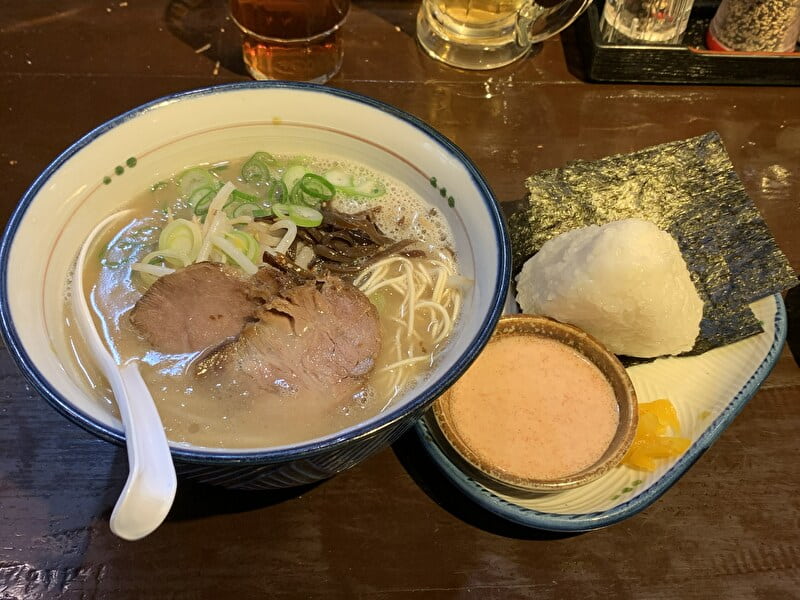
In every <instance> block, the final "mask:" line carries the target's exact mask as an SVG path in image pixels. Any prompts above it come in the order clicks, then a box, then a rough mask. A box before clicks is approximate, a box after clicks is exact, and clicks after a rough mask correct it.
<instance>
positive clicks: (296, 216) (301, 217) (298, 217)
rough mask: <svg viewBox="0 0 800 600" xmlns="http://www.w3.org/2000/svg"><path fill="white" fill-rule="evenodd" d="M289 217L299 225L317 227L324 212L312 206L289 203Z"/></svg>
mask: <svg viewBox="0 0 800 600" xmlns="http://www.w3.org/2000/svg"><path fill="white" fill-rule="evenodd" d="M289 218H290V219H291V220H292V221H293V222H294V224H295V225H297V226H298V227H317V226H318V225H320V224H321V223H322V213H321V212H319V211H318V210H316V209H314V208H311V207H310V206H300V205H297V204H291V205H289Z"/></svg>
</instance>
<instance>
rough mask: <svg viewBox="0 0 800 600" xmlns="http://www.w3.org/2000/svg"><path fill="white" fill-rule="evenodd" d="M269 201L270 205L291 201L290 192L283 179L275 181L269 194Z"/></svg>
mask: <svg viewBox="0 0 800 600" xmlns="http://www.w3.org/2000/svg"><path fill="white" fill-rule="evenodd" d="M267 200H268V201H269V203H270V204H276V203H285V202H288V201H289V190H288V189H287V188H286V184H285V183H283V180H282V179H273V180H272V182H271V183H270V186H269V191H268V192H267Z"/></svg>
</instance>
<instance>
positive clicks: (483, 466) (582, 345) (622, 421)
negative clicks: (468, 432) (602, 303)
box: [426, 314, 638, 496]
mask: <svg viewBox="0 0 800 600" xmlns="http://www.w3.org/2000/svg"><path fill="white" fill-rule="evenodd" d="M506 336H518V337H523V338H530V339H531V340H532V341H535V340H536V339H540V338H545V339H550V340H555V341H557V342H559V343H561V344H564V345H565V346H568V347H570V348H572V349H573V350H575V351H577V352H578V353H579V354H580V355H582V356H583V357H585V358H586V359H587V360H589V361H590V362H591V363H592V364H593V365H594V366H596V367H597V368H598V369H599V370H600V372H601V373H602V374H603V376H604V377H605V378H606V380H607V381H608V382H609V383H610V384H611V388H612V390H613V392H614V397H615V398H616V401H617V405H618V409H619V422H618V425H617V429H616V433H615V434H614V437H613V438H612V440H611V443H610V444H609V446H608V448H607V449H606V451H605V452H604V453H603V455H602V456H601V457H600V458H599V459H598V460H597V461H596V462H595V463H594V464H592V465H590V466H589V467H587V468H585V469H582V470H580V471H577V472H575V473H571V474H569V475H566V476H563V477H559V478H557V479H531V478H526V477H520V476H516V475H514V474H510V473H508V472H507V471H506V470H503V469H500V468H498V466H497V465H496V464H494V463H493V462H492V460H491V457H488V456H487V455H486V453H485V452H484V453H482V455H481V456H479V455H478V454H477V453H476V452H475V451H474V450H473V449H472V448H470V446H469V445H468V444H467V443H466V442H465V441H464V438H463V437H462V435H460V433H459V431H458V427H457V425H456V423H455V420H454V419H453V413H452V407H453V404H452V403H453V399H454V396H453V394H452V388H451V390H448V392H447V393H445V394H444V395H443V396H442V397H441V398H439V399H438V400H437V401H436V402H435V403H434V405H433V409H432V410H431V411H429V412H428V414H427V416H426V420H427V423H428V425H429V429H430V430H431V432H432V434H433V436H434V437H435V438H436V440H437V443H438V444H439V446H440V447H441V448H442V450H443V451H444V452H445V453H446V454H447V455H448V456H449V457H450V459H451V460H452V461H453V462H454V463H455V464H457V465H458V466H459V468H461V469H462V470H463V471H464V472H466V473H467V474H468V475H470V476H471V477H472V478H474V479H475V480H477V481H479V482H480V483H482V484H483V485H486V486H487V487H490V488H493V489H496V490H498V491H501V492H507V493H511V494H514V495H517V496H519V495H533V494H540V493H548V492H557V491H562V490H567V489H571V488H575V487H578V486H581V485H584V484H586V483H589V482H590V481H594V480H595V479H597V478H599V477H600V476H602V475H603V474H604V473H607V472H608V471H609V470H611V469H613V468H614V467H616V466H617V465H618V464H619V463H620V462H621V461H622V458H623V457H624V456H625V453H626V452H627V451H628V449H629V448H630V445H631V443H632V442H633V438H634V436H635V435H636V427H637V424H638V412H637V401H636V392H635V391H634V389H633V384H632V383H631V380H630V378H629V377H628V373H627V371H626V370H625V367H623V366H622V364H621V363H620V361H619V360H618V359H617V357H616V356H615V355H614V354H612V353H611V352H610V351H609V350H607V349H606V348H605V347H604V346H603V345H602V344H601V343H600V342H598V341H597V340H596V339H595V338H593V337H592V336H590V335H589V334H588V333H586V332H585V331H582V330H581V329H578V328H577V327H573V326H572V325H567V324H565V323H561V322H559V321H555V320H553V319H549V318H547V317H541V316H536V315H526V314H520V315H504V316H503V317H502V318H501V319H500V321H499V322H498V325H497V328H496V329H495V332H494V334H493V336H492V341H495V340H497V339H499V338H502V337H506ZM492 341H490V343H489V346H488V348H491V343H492ZM521 368H523V367H521ZM486 410H487V411H491V410H496V407H495V406H494V405H489V404H487V406H486Z"/></svg>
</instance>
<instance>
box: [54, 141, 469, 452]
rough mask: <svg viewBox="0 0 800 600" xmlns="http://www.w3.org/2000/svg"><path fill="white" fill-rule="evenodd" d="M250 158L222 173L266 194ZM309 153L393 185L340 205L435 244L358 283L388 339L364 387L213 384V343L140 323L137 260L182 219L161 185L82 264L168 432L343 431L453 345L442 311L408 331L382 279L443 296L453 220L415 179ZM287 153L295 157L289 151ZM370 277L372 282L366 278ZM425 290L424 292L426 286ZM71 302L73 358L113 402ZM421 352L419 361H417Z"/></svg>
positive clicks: (258, 438)
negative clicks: (164, 344) (154, 342)
mask: <svg viewBox="0 0 800 600" xmlns="http://www.w3.org/2000/svg"><path fill="white" fill-rule="evenodd" d="M245 160H246V159H241V160H235V161H230V163H224V171H221V172H220V173H219V175H220V178H221V179H222V180H231V181H233V182H234V183H235V184H236V187H237V189H239V190H242V191H245V192H247V193H257V192H259V190H258V189H256V188H255V187H253V186H248V184H245V183H243V182H242V181H241V180H240V179H238V173H239V172H240V167H241V165H242V164H243V163H244V161H245ZM305 160H306V161H307V163H308V166H309V168H310V169H311V170H313V172H315V173H321V172H324V171H326V170H328V169H330V168H332V167H335V168H338V169H342V170H346V171H348V172H350V173H354V174H356V176H357V177H362V178H364V177H370V178H373V179H375V180H377V181H379V182H380V183H381V184H382V185H383V186H385V189H386V193H385V194H384V195H382V196H381V197H380V198H377V199H364V198H351V197H345V196H343V195H339V194H337V197H336V198H335V199H334V200H333V201H332V207H333V208H336V209H337V210H340V211H342V212H358V211H362V210H365V209H366V208H371V207H374V206H375V205H376V203H379V204H380V207H381V209H380V211H379V212H377V214H376V218H375V221H376V224H377V225H378V226H379V228H380V229H381V230H382V231H383V232H384V233H385V234H386V235H388V236H389V237H391V238H393V239H396V240H400V239H407V238H412V239H415V240H419V241H420V242H421V243H422V244H423V246H424V247H425V248H426V256H423V257H417V258H404V259H402V260H399V261H397V264H390V263H387V264H386V265H383V266H380V268H378V269H375V270H374V271H371V272H370V273H368V274H367V275H369V277H363V278H362V279H364V281H362V282H361V283H362V285H360V286H359V282H358V278H356V280H355V281H354V283H355V284H356V285H357V286H359V287H361V288H362V291H364V292H365V293H366V294H367V297H368V298H369V299H370V301H372V302H373V304H375V305H376V307H377V308H378V313H379V318H380V327H381V333H382V345H381V351H380V354H379V356H378V359H377V360H376V362H375V367H374V369H373V370H372V371H371V373H370V374H369V376H368V378H367V380H366V385H365V386H364V387H363V389H360V390H359V391H358V392H357V393H356V394H355V395H354V396H353V397H352V398H347V399H345V401H344V402H342V403H339V404H338V405H333V406H332V404H331V403H330V402H327V403H324V405H323V406H319V405H318V404H317V403H310V402H300V401H297V400H296V398H295V397H294V396H290V395H288V396H284V397H277V396H274V395H270V396H269V397H267V398H260V397H257V396H256V395H248V394H247V392H242V393H238V394H233V393H231V390H232V389H233V388H235V387H236V386H231V385H226V382H224V381H218V380H214V379H213V378H209V379H208V381H207V382H204V381H203V380H202V378H197V377H195V376H194V374H193V369H192V366H193V364H194V362H195V361H196V360H197V359H198V358H200V357H201V356H202V355H203V354H204V353H205V351H201V352H195V353H187V354H164V353H161V352H157V351H155V350H153V349H152V348H151V347H149V345H148V344H147V342H146V341H145V340H144V339H143V338H142V337H141V336H140V335H139V334H138V333H137V331H136V330H135V329H134V327H133V325H132V324H131V322H130V318H129V317H130V311H131V309H132V308H133V306H134V305H135V304H136V302H137V300H138V299H139V298H140V297H141V295H142V293H143V292H144V291H145V290H146V287H147V286H146V285H145V284H144V283H143V279H142V277H140V274H139V273H134V272H132V270H131V268H130V265H131V264H132V263H133V262H136V261H138V260H140V259H141V258H142V257H143V256H145V255H146V254H148V252H150V251H151V250H152V249H153V248H154V246H155V245H156V243H157V240H158V236H159V233H160V231H161V229H162V228H163V227H164V226H165V225H166V224H167V223H168V218H169V217H168V215H172V216H181V214H182V213H184V212H185V211H186V210H187V207H186V206H185V203H183V201H182V200H181V199H180V198H181V195H180V191H179V189H178V186H177V183H176V181H175V180H174V179H173V180H169V181H165V182H159V183H158V184H156V185H154V186H153V188H152V189H151V190H148V191H145V192H144V193H142V194H140V195H139V196H138V197H136V198H134V199H133V200H132V202H131V204H130V207H129V208H130V209H132V212H131V218H129V219H128V221H127V223H125V224H124V226H122V227H121V228H120V229H119V230H117V231H116V232H115V233H114V235H113V237H111V238H110V239H109V238H106V239H105V240H103V241H104V242H105V244H104V246H103V248H102V249H100V248H98V251H97V252H96V253H92V254H91V255H90V256H100V260H93V259H92V258H90V259H88V260H87V264H86V265H85V266H84V272H85V281H84V289H86V290H91V291H90V292H89V294H90V298H89V301H90V306H92V307H94V310H95V312H96V313H97V315H99V317H98V316H96V319H95V321H96V324H97V326H98V331H99V332H100V333H101V335H102V336H103V337H104V338H105V340H106V343H107V345H108V346H109V348H110V349H111V351H112V353H113V354H115V355H116V358H117V359H118V360H119V361H120V362H125V361H127V360H131V359H134V358H136V359H138V360H139V361H140V370H141V372H142V375H143V377H144V380H145V381H146V382H147V384H148V387H149V389H150V392H151V394H152V395H153V398H154V400H155V402H156V404H157V406H158V410H159V414H160V416H161V419H162V421H163V423H164V428H165V431H166V433H167V437H168V438H169V439H170V440H172V441H174V442H179V443H180V442H183V443H189V444H193V445H198V446H209V447H227V448H255V447H267V446H276V445H283V444H289V443H295V442H298V441H302V440H307V439H312V438H315V437H319V436H322V435H326V434H329V433H332V432H335V431H338V430H341V429H343V428H346V427H348V426H351V425H353V424H355V423H358V422H360V421H363V420H364V419H367V418H370V417H372V416H374V415H376V414H378V413H379V412H380V411H381V410H383V409H384V408H385V407H386V406H388V405H389V404H390V403H391V401H392V399H393V398H395V397H396V396H397V395H398V394H399V393H400V392H401V391H402V390H403V389H405V388H407V387H408V386H410V385H413V384H414V383H415V382H416V381H418V380H419V379H420V378H422V377H424V376H425V374H426V373H427V372H428V371H429V370H430V367H431V365H432V363H433V361H435V358H436V356H437V355H438V353H439V351H440V350H441V348H442V347H443V346H444V344H445V343H446V339H442V334H443V333H444V328H443V327H442V326H441V325H440V323H439V322H440V321H442V320H443V319H442V318H441V317H440V315H438V314H437V313H436V311H434V310H433V309H425V308H421V309H419V310H417V311H416V313H415V316H416V319H415V323H414V328H413V331H407V330H405V329H403V327H402V324H401V322H400V319H398V318H397V315H402V314H403V313H404V310H405V309H404V302H406V299H405V298H404V296H403V294H402V293H400V291H399V288H398V287H397V286H395V285H381V283H380V281H381V280H380V279H379V278H376V276H377V275H381V274H382V273H383V274H382V277H383V280H386V279H398V278H399V279H413V280H414V281H417V283H418V285H419V286H423V285H429V286H430V289H431V292H430V293H434V291H433V290H434V288H435V287H436V286H437V283H438V284H440V283H441V282H440V281H439V279H440V278H439V277H438V275H439V272H440V271H439V269H440V268H441V265H442V264H447V265H448V266H449V267H450V268H452V269H455V268H456V265H455V256H454V254H453V251H452V248H453V247H454V245H453V239H452V234H451V233H450V230H449V227H448V225H447V223H446V221H445V219H444V217H443V216H442V215H441V214H440V213H439V211H438V210H436V209H434V208H432V207H431V206H430V205H428V204H427V203H425V202H424V200H422V199H421V198H420V197H419V196H418V195H417V194H415V193H414V192H413V191H411V189H409V188H408V187H406V186H404V185H402V184H400V183H399V182H397V181H396V180H394V179H391V178H389V177H387V176H385V175H379V174H378V173H376V172H374V171H370V170H368V169H366V168H365V167H363V166H361V165H358V164H353V163H346V162H342V161H333V160H327V159H321V158H314V159H310V158H305ZM282 161H285V162H289V161H288V158H283V157H282ZM390 262H391V261H390ZM409 263H411V265H412V266H409ZM384 267H385V268H384ZM381 269H383V271H385V273H384V272H383V271H381ZM412 269H413V271H412ZM417 271H419V274H418V273H417ZM411 273H413V277H412V275H411ZM404 274H407V275H408V277H405V276H404ZM444 279H446V277H445V278H444ZM373 280H374V281H373ZM367 283H368V284H369V287H365V285H366V284H367ZM439 287H440V288H441V287H442V286H441V285H440V286H439ZM416 293H417V294H418V295H421V294H422V291H421V288H420V289H418V290H417V291H416ZM439 295H440V297H442V299H443V302H447V303H448V310H450V311H451V312H452V318H453V320H455V318H456V317H457V314H458V311H459V309H460V294H459V293H458V291H457V290H455V289H452V288H450V287H448V286H445V289H444V292H442V291H441V290H439ZM70 305H71V303H70V302H69V301H67V302H66V303H65V312H66V314H67V319H66V323H67V331H68V335H69V336H70V338H71V347H72V349H73V352H74V357H73V358H74V359H75V360H76V361H77V363H78V366H79V369H80V370H81V371H82V372H83V373H84V374H85V375H86V377H87V378H88V379H89V382H90V384H91V386H92V387H93V388H94V389H95V390H96V392H97V395H98V396H99V398H100V399H101V400H102V401H103V402H104V403H107V404H108V406H109V407H110V408H111V409H112V410H114V411H116V408H115V405H114V404H113V402H112V398H113V396H112V394H111V391H110V389H109V388H108V386H107V384H106V382H105V380H104V379H103V378H102V377H101V376H100V375H99V371H98V370H97V369H96V368H95V367H94V366H93V364H92V361H91V358H90V356H91V355H90V353H89V351H88V349H87V348H85V346H84V344H83V340H82V338H81V336H80V334H79V333H78V331H77V328H76V327H75V326H74V325H73V319H72V315H71V307H70ZM445 337H446V336H445ZM425 355H428V356H425ZM412 356H416V358H409V357H412ZM393 365H395V366H394V367H393ZM397 365H400V366H397Z"/></svg>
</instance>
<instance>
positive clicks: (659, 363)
mask: <svg viewBox="0 0 800 600" xmlns="http://www.w3.org/2000/svg"><path fill="white" fill-rule="evenodd" d="M751 308H752V309H753V312H754V313H755V315H756V318H758V319H759V320H760V321H761V322H762V323H763V326H764V332H763V333H761V334H759V335H755V336H752V337H750V338H747V339H745V340H742V341H740V342H736V343H735V344H730V345H728V346H724V347H722V348H716V349H714V350H711V351H709V352H706V353H704V354H701V355H699V356H689V357H681V358H675V357H673V358H663V359H659V360H656V361H654V362H651V363H647V364H641V365H636V366H633V367H630V368H629V369H628V374H629V375H630V377H631V380H632V381H633V385H634V388H635V389H636V394H637V396H638V398H639V401H640V402H650V401H652V400H657V399H658V398H669V400H670V401H672V403H673V404H674V405H675V408H676V410H677V412H678V417H679V418H680V422H681V435H682V436H683V437H688V438H690V439H691V440H692V444H691V446H690V447H689V449H688V450H687V451H686V452H685V453H684V454H683V455H682V456H680V457H678V458H674V459H663V460H661V461H659V464H658V468H657V469H656V470H655V471H654V472H653V473H647V472H644V471H638V470H635V469H632V468H630V467H627V466H620V467H617V468H616V469H614V470H613V471H611V472H609V473H608V474H606V475H604V476H603V477H601V478H600V479H597V480H596V481H593V482H592V483H589V484H587V485H585V486H583V487H580V488H577V489H573V490H567V491H564V492H556V493H552V494H544V495H541V496H537V497H534V498H521V497H516V496H513V495H509V494H506V493H501V492H499V491H496V490H493V489H490V488H488V487H486V486H484V485H482V484H480V483H478V482H477V481H475V480H473V479H471V478H470V477H468V476H467V475H466V474H464V473H463V472H462V471H460V470H459V469H458V468H457V467H456V466H455V465H454V464H453V463H452V462H451V461H450V460H449V458H448V457H447V456H446V454H445V453H444V452H443V451H442V449H441V448H440V447H439V446H438V445H437V443H436V442H435V441H434V439H433V437H432V436H431V434H430V431H429V429H428V426H427V424H426V422H425V419H423V420H421V421H419V422H418V423H417V425H416V426H415V431H416V434H417V435H418V437H419V439H420V441H421V442H422V445H423V447H424V448H425V449H426V450H427V451H428V453H429V454H430V456H431V457H432V459H433V460H434V461H435V462H436V464H437V465H438V466H439V468H440V469H441V470H442V471H443V472H444V474H445V475H446V476H447V477H448V479H450V480H451V481H452V482H453V483H454V484H455V485H456V486H457V487H458V488H459V489H461V491H463V492H464V493H465V494H466V495H467V496H469V497H470V498H471V499H472V500H474V501H475V502H477V503H478V504H479V505H481V506H483V507H484V508H486V509H487V510H489V511H491V512H493V513H495V514H497V515H499V516H501V517H503V518H505V519H508V520H509V521H513V522H515V523H519V524H521V525H525V526H528V527H535V528H537V529H546V530H549V531H588V530H590V529H597V528H598V527H605V526H607V525H612V524H614V523H618V522H619V521H622V520H624V519H627V518H628V517H630V516H632V515H635V514H636V513H638V512H639V511H641V510H643V509H644V508H646V507H647V506H649V505H650V504H652V503H653V502H654V501H655V500H656V499H658V498H659V496H661V495H662V494H663V493H664V492H666V491H667V490H668V489H669V488H670V486H672V484H673V483H675V482H676V481H677V480H678V479H680V477H681V476H682V475H683V474H684V473H685V472H686V471H687V470H688V469H689V467H690V466H691V465H692V464H693V463H694V461H696V460H697V459H698V458H699V457H700V455H701V454H702V453H703V452H704V451H705V450H706V449H708V448H709V447H710V446H711V444H713V443H714V441H715V440H716V439H717V438H718V437H719V435H720V434H721V433H722V432H723V431H724V430H725V428H726V427H727V426H728V425H730V423H731V422H732V421H733V419H734V418H735V417H736V415H737V414H739V411H741V410H742V408H743V407H744V405H745V404H746V403H747V401H748V400H749V399H750V398H751V397H752V396H753V394H755V393H756V391H757V390H758V388H759V386H760V385H761V383H762V382H763V381H764V379H765V378H766V377H767V375H768V374H769V372H770V371H771V370H772V367H773V366H774V365H775V362H776V361H777V360H778V356H779V355H780V353H781V349H782V348H783V344H784V342H785V341H786V307H785V306H784V304H783V299H782V298H781V296H780V294H776V295H774V296H770V297H767V298H763V299H762V300H759V301H758V302H755V303H753V304H752V305H751Z"/></svg>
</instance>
